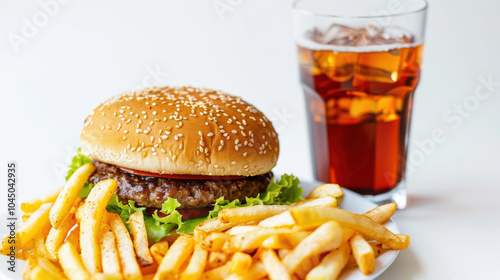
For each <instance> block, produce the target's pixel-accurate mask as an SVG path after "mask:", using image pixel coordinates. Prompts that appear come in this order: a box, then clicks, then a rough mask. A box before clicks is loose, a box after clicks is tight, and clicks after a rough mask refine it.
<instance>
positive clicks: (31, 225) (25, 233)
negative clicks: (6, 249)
mask: <svg viewBox="0 0 500 280" xmlns="http://www.w3.org/2000/svg"><path fill="white" fill-rule="evenodd" d="M51 207H52V203H44V204H42V205H41V206H40V207H39V208H38V209H37V210H36V211H35V212H33V214H32V215H31V216H30V217H29V218H28V220H26V222H25V223H23V224H22V225H21V226H20V227H19V228H18V229H17V234H16V238H17V242H18V243H19V245H20V247H21V248H23V247H24V246H25V245H26V244H28V242H29V241H30V240H31V239H32V238H33V237H34V236H35V235H36V234H38V233H40V232H42V231H45V230H46V229H48V228H49V227H50V222H49V211H50V209H51Z"/></svg>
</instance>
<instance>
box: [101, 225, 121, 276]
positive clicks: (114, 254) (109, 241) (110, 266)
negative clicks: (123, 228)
mask: <svg viewBox="0 0 500 280" xmlns="http://www.w3.org/2000/svg"><path fill="white" fill-rule="evenodd" d="M100 235H101V238H100V249H101V261H102V271H103V272H104V273H105V274H107V275H116V274H120V257H119V256H118V248H117V247H116V238H115V234H114V233H113V230H111V227H110V226H109V225H108V224H103V225H102V226H101V234H100ZM100 277H103V276H100Z"/></svg>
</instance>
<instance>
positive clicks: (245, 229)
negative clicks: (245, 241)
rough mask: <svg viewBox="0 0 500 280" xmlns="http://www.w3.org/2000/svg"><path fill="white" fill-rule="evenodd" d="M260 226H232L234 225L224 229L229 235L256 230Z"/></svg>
mask: <svg viewBox="0 0 500 280" xmlns="http://www.w3.org/2000/svg"><path fill="white" fill-rule="evenodd" d="M261 228H262V227H260V226H256V225H250V226H249V225H242V226H234V227H232V228H230V229H228V230H226V232H225V233H227V234H230V235H238V234H241V233H245V232H249V231H254V230H258V229H261Z"/></svg>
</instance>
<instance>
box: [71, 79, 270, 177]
mask: <svg viewBox="0 0 500 280" xmlns="http://www.w3.org/2000/svg"><path fill="white" fill-rule="evenodd" d="M80 145H81V149H82V153H83V154H84V155H85V156H87V157H89V158H91V159H94V160H98V161H102V162H105V163H108V164H112V165H116V166H120V167H125V168H131V169H135V170H140V171H146V172H152V173H159V174H189V175H213V176H225V175H239V176H254V175H260V174H264V173H267V172H269V171H271V169H272V168H273V167H274V166H275V165H276V161H277V159H278V154H279V142H278V136H277V133H276V131H275V130H274V128H273V126H272V124H271V122H270V121H269V120H268V119H267V118H266V117H265V116H264V114H262V112H260V111H259V110H257V109H256V108H255V107H253V106H252V105H250V104H248V103H246V102H245V101H243V100H241V98H240V97H235V96H231V95H228V94H225V93H222V92H219V91H213V90H208V89H202V88H192V87H154V88H147V89H144V90H142V91H135V92H130V93H126V94H123V95H120V96H117V97H114V98H111V99H109V100H107V101H105V102H104V103H102V104H100V105H99V106H98V107H97V108H95V109H94V110H93V111H92V112H91V113H90V115H89V116H88V117H87V119H86V120H85V125H84V128H83V131H82V134H81V137H80Z"/></svg>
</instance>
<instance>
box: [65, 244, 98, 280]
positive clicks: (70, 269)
mask: <svg viewBox="0 0 500 280" xmlns="http://www.w3.org/2000/svg"><path fill="white" fill-rule="evenodd" d="M58 254H59V263H60V264H61V266H62V268H63V271H64V274H65V275H66V277H68V278H69V279H70V280H89V279H90V274H89V273H88V272H87V270H86V269H85V267H84V266H83V263H82V259H81V258H80V255H79V254H78V253H77V252H76V250H75V248H73V245H71V243H65V244H63V245H62V246H61V248H60V249H59V252H58Z"/></svg>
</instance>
